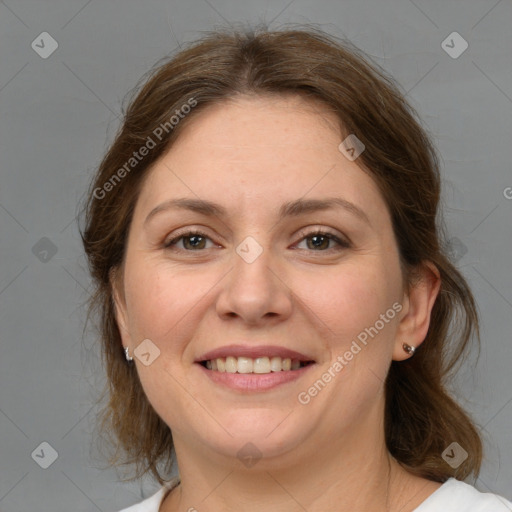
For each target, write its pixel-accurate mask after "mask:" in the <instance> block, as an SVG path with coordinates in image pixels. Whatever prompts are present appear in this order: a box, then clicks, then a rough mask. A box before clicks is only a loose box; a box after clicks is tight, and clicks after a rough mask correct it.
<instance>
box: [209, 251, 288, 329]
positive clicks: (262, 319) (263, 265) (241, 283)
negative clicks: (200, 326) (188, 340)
mask: <svg viewBox="0 0 512 512" xmlns="http://www.w3.org/2000/svg"><path fill="white" fill-rule="evenodd" d="M231 262H232V264H233V268H232V270H231V272H229V273H228V274H227V276H226V278H225V279H223V280H222V285H223V288H222V290H221V292H220V294H219V295H218V298H217V313H218V315H219V316H221V317H223V318H224V319H226V318H238V319H240V320H241V321H243V322H244V323H246V324H249V325H252V326H257V325H268V324H269V322H270V323H279V322H282V321H283V320H285V319H286V318H288V317H289V316H290V314H291V311H292V296H293V294H292V291H291V290H290V288H289V287H288V286H287V285H286V277H285V275H284V274H285V272H284V269H283V265H282V264H281V265H279V264H278V262H277V260H276V258H275V257H273V255H272V253H271V251H269V249H268V248H264V249H263V252H262V253H261V254H259V255H258V256H257V257H256V259H254V260H252V258H244V255H243V253H242V252H240V253H237V252H235V251H234V252H233V259H232V261H231Z"/></svg>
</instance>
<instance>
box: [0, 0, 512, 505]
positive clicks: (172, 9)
mask: <svg viewBox="0 0 512 512" xmlns="http://www.w3.org/2000/svg"><path fill="white" fill-rule="evenodd" d="M245 21H249V22H251V23H255V22H258V21H266V22H267V23H269V26H270V28H279V27H283V25H284V24H286V23H315V24H318V26H319V27H320V28H323V29H324V30H326V31H328V32H331V33H333V34H335V35H338V36H346V37H348V38H349V39H350V40H351V41H352V42H354V43H355V44H356V45H358V46H359V47H360V48H362V49H363V50H364V51H366V52H367V53H369V54H370V55H371V56H372V57H373V58H374V59H375V60H376V61H377V62H378V63H379V64H381V65H382V66H383V67H384V68H385V69H387V70H388V71H389V72H391V73H392V74H393V76H394V77H395V78H396V80H397V81H398V82H399V84H400V85H401V87H402V89H403V91H404V92H405V93H406V94H407V98H408V100H409V101H410V102H411V103H412V105H413V106H414V107H415V108H417V109H418V111H419V113H420V115H421V116H422V118H423V120H424V124H425V126H426V127H427V128H428V129H429V130H430V131H431V133H432V135H433V137H434V141H435V143H436V144H437V147H438V149H439V152H440V154H441V156H442V161H443V168H444V180H445V196H444V203H445V218H446V223H447V226H448V231H449V236H450V238H451V247H452V250H453V252H454V255H455V258H456V260H457V264H458V265H459V266H460V268H461V270H462V271H463V273H464V274H465V276H466V277H467V278H468V280H469V282H470V284H471V285H472V287H473V289H474V292H475V294H476V297H477V300H478V303H479V307H480V310H481V314H482V339H483V343H482V353H481V357H480V360H479V362H478V365H477V366H476V367H472V366H471V365H466V366H465V367H464V369H463V370H462V371H461V373H460V375H459V377H458V380H457V389H456V393H457V397H458V398H459V399H460V400H461V402H462V403H463V405H465V406H466V407H467V408H468V409H469V410H470V411H471V412H472V414H474V417H475V418H476V421H477V422H478V424H479V427H480V429H481V430H482V433H483V435H484V439H485V442H486V448H487V454H486V459H485V462H484V467H483V471H482V473H481V476H480V478H479V479H478V481H476V486H477V487H478V488H479V489H480V490H489V491H493V492H496V493H499V494H502V495H504V496H505V497H507V498H508V499H512V484H511V482H512V442H511V435H510V426H511V419H512V386H511V379H512V377H511V372H510V363H511V361H512V343H511V335H510V333H511V331H512V323H511V318H512V292H511V290H512V272H511V267H510V255H511V252H512V251H511V250H512V237H511V226H512V223H511V222H510V219H511V216H512V200H511V199H510V197H512V189H509V188H507V187H512V173H511V164H510V156H511V151H510V144H511V133H512V130H511V127H512V99H511V98H512V76H511V60H510V55H511V50H512V31H511V30H510V26H512V5H511V3H510V1H508V0H505V1H503V0H502V1H496V0H472V1H462V0H460V1H454V0H451V1H442V0H435V1H426V0H414V2H413V1H410V0H393V1H382V0H372V1H369V0H364V1H361V0H354V1H335V0H322V1H315V2H314V3H313V2H311V1H309V2H306V1H305V0H278V1H272V2H270V1H262V0H258V1H249V0H244V1H236V0H187V1H186V2H185V1H182V2H176V1H172V2H171V1H164V0H148V1H144V2H142V1H135V0H130V1H126V0H125V1H120V0H115V1H103V2H101V1H99V0H91V1H87V0H73V1H70V0H52V1H35V0H32V1H29V0H5V1H3V2H0V151H1V158H0V172H1V185H0V240H1V242H0V329H1V331H0V510H1V511H2V512H14V511H26V510H29V509H37V510H44V511H50V510H51V511H54V512H58V511H68V510H71V509H72V510H74V511H76V512H81V511H95V510H102V511H114V510H118V509H120V508H122V507H124V506H128V505H129V504H131V503H134V502H136V501H139V500H140V499H141V498H142V497H144V496H148V495H149V494H151V493H152V492H154V490H156V489H157V487H158V486H157V485H155V484H154V483H153V482H151V481H149V480H146V481H143V482H142V483H137V482H134V483H130V484H126V483H120V482H119V480H118V475H117V474H116V472H115V471H114V470H112V469H107V470H103V469H101V465H102V464H103V463H104V462H103V461H102V460H101V459H100V458H99V457H98V453H97V450H96V449H95V448H94V439H95V434H94V420H95V413H96V408H95V407H94V400H95V398H96V397H97V393H98V390H99V389H100V387H101V384H102V383H103V377H102V370H101V367H100V363H99V349H98V346H97V344H96V342H95V338H94V335H93V333H92V332H89V331H88V332H86V334H85V336H84V337H83V339H82V330H83V326H84V321H85V308H84V306H83V303H84V301H85V300H86V298H87V290H88V288H89V285H90V281H89V278H88V275H87V272H86V270H85V268H86V267H85V259H84V257H83V255H82V249H81V245H80V239H79V236H78V231H77V224H76V218H75V217H76V214H77V211H78V210H77V204H78V202H79V201H80V200H81V199H82V197H83V194H84V193H85V190H86V186H87V185H88V183H89V179H90V177H91V175H92V172H93V170H94V168H95V167H96V166H97V165H98V163H99V161H100V159H101V157H102V155H103V153H104V151H105V149H106V148H107V145H108V143H109V142H110V141H112V138H113V135H114V132H115V130H116V128H117V126H118V124H119V113H120V107H121V101H122V99H123V97H124V96H125V94H126V93H127V92H128V91H129V90H130V89H131V88H132V87H133V86H134V85H135V84H136V82H137V81H138V79H139V78H140V77H141V75H142V74H143V73H144V72H145V71H147V70H148V69H149V68H150V67H151V66H152V65H153V64H154V63H155V62H156V61H157V59H159V58H161V57H163V56H164V55H167V54H168V53H169V52H173V51H175V50H176V49H177V48H178V47H179V45H180V44H181V43H182V42H184V41H189V40H192V39H194V38H196V37H198V36H199V35H200V32H201V31H202V30H207V29H212V28H214V27H215V26H220V25H226V24H227V23H233V22H245ZM453 31H457V32H458V33H459V34H460V35H461V36H462V37H463V38H464V39H465V40H466V41H467V42H468V44H469V47H468V49H467V50H466V51H465V52H464V53H462V55H460V56H459V57H458V58H452V57H451V56H449V55H448V54H447V53H446V52H445V50H444V49H443V48H442V46H441V43H442V41H443V40H445V39H446V38H447V36H448V35H449V34H451V33H452V32H453ZM42 32H48V33H49V34H50V35H51V36H52V37H53V38H54V39H55V40H56V41H57V42H58V45H59V46H58V48H57V50H56V51H55V52H54V53H53V54H51V55H50V56H49V57H48V58H46V59H43V58H42V57H40V56H39V54H38V53H36V51H34V49H33V48H32V47H31V43H32V41H34V40H36V42H37V41H38V40H39V41H40V38H39V39H37V38H38V36H39V34H41V33H42ZM450 44H452V43H450ZM453 44H455V43H453ZM457 44H458V43H457ZM45 47H46V49H48V45H46V46H45ZM457 48H459V47H456V49H457ZM507 196H508V198H507ZM43 237H46V238H47V239H48V240H45V239H43V240H42V241H41V239H42V238H43ZM55 250H56V253H55V254H53V252H55ZM44 251H46V252H44ZM52 251H53V252H52ZM451 441H454V440H447V445H448V444H449V443H450V442H451ZM42 442H48V443H49V444H50V445H51V446H52V447H53V448H54V449H55V450H56V451H57V452H58V458H57V459H56V460H55V462H54V463H53V464H52V465H51V466H50V467H49V468H47V469H42V468H41V467H40V466H39V465H38V464H36V462H35V460H36V458H35V457H34V458H32V457H31V454H32V453H33V452H34V450H36V448H38V446H39V445H40V443H42ZM39 452H40V449H39ZM39 452H38V451H36V453H39ZM48 456H49V451H48V450H46V453H45V455H44V457H48ZM44 457H42V456H41V457H40V458H39V460H42V459H43V458H44ZM469 483H475V482H473V481H471V482H469Z"/></svg>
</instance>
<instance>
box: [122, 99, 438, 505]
mask: <svg viewBox="0 0 512 512" xmlns="http://www.w3.org/2000/svg"><path fill="white" fill-rule="evenodd" d="M190 121H191V122H190V123H189V124H188V125H187V126H186V127H185V129H184V130H183V132H182V133H181V134H180V137H179V138H178V140H177V142H176V143H175V144H174V145H173V146H172V148H171V149H170V150H169V151H168V152H167V153H166V154H165V155H163V156H162V157H161V158H160V159H159V160H158V161H157V163H156V164H155V165H154V166H153V168H152V169H151V171H150V173H149V175H148V177H147V179H146V181H145V182H144V185H143V187H142V190H141V193H140V196H139V198H138V201H137V204H136V208H135V212H134V216H133V221H132V224H131V227H130V232H129V239H128V245H127V251H126V257H125V260H124V262H123V266H122V268H121V269H120V271H119V272H117V274H116V275H115V276H114V277H113V286H114V298H115V302H116V310H117V319H118V324H119V327H120V331H121V335H122V341H123V345H124V346H128V347H129V348H130V353H131V354H133V351H134V350H135V348H136V347H137V346H138V345H139V344H140V343H141V341H142V340H144V339H150V340H151V341H152V342H153V343H154V344H155V345H156V346H157V347H158V349H159V350H160V355H159V357H158V358H157V359H155V361H154V362H153V363H152V364H150V365H149V366H145V365H143V364H142V363H141V362H140V361H139V360H138V359H137V358H134V361H135V364H136V367H137V372H138V373H139V376H140V379H141V382H142V385H143V388H144V390H145V393H146V394H147V397H148V399H149V401H150V402H151V404H152V405H153V407H154V408H155V410H156V411H157V413H158V414H159V415H160V416H161V418H163V420H164V421H165V422H166V423H167V424H168V425H169V427H170V428H171V430H172V433H173V439H174V443H175V449H176V454H177V459H178V466H179V472H180V477H181V484H180V486H179V487H177V488H176V489H175V490H174V491H173V492H171V493H170V494H168V495H167V497H166V499H165V500H164V502H163V503H162V506H161V510H162V511H164V512H170V511H176V510H183V511H186V510H189V508H190V507H194V508H196V509H197V510H201V511H205V512H207V511H218V510H240V509H243V510H244V511H249V512H250V511H256V510H258V511H260V510H262V509H263V508H264V509H265V510H268V511H284V510H286V511H295V510H297V511H299V510H301V511H303V510H308V511H310V512H316V511H330V510H333V511H334V510H336V511H338V512H339V511H351V512H353V511H363V510H373V511H384V510H392V511H395V510H396V511H398V510H400V512H407V511H412V510H414V508H416V507H417V506H418V505H419V504H420V503H422V502H423V501H424V500H425V499H426V498H427V497H428V496H429V495H430V494H432V493H433V492H434V491H435V490H436V489H437V488H438V487H439V486H440V484H439V483H435V482H431V481H429V480H425V479H422V478H419V477H415V476H413V475H411V474H409V473H408V472H406V471H405V470H404V469H403V468H402V467H401V466H399V464H398V463H397V462H396V461H395V460H394V459H393V458H392V457H391V456H390V455H389V453H388V452H387V450H386V447H385V438H384V432H383V418H384V379H385V376H386V374H387V372H388V369H389V366H390V364H391V362H392V360H395V361H401V360H404V359H406V358H408V357H411V356H410V355H408V354H407V353H406V352H405V351H404V350H403V348H402V344H403V343H408V344H409V345H413V346H415V347H418V346H419V345H420V344H421V342H422V341H423V339H424V338H425V336H426V333H427V330H428V325H429V321H430V313H431V309H432V306H433V304H434V301H435V298H436V296H437V293H438V291H439V285H440V280H439V274H438V272H437V270H436V269H435V268H434V267H433V265H431V264H428V263H427V264H426V265H424V266H423V267H422V268H421V269H420V273H421V276H422V278H421V279H420V280H419V281H418V282H417V283H415V285H414V287H410V286H408V285H407V284H406V283H404V281H403V277H402V273H401V268H400V263H399V254H398V248H397V244H396V240H395V238H394V234H393V230H392V225H391V219H390V216H389V213H388V209H387V206H386V203H385V201H384V198H383V196H382V195H381V193H380V191H379V189H378V187H377V185H376V184H375V182H374V181H373V179H372V178H371V176H370V175H369V173H367V172H365V171H364V170H362V169H361V168H360V167H359V166H358V162H357V160H356V161H354V162H351V161H349V160H348V159H347V158H345V156H344V155H343V154H342V153H341V152H340V151H339V149H338V145H339V144H340V142H341V140H343V139H342V137H341V134H340V130H339V128H338V125H337V119H336V118H335V117H334V116H333V114H332V113H329V112H327V111H325V110H324V108H323V107H322V106H321V105H319V104H316V103H313V102H311V101H306V100H304V99H301V98H300V97H297V96H289V97H285V96H279V97H255V96H250V97H249V96H241V97H237V99H235V100H230V101H228V102H223V103H222V104H216V105H213V106H210V107H208V108H207V109H206V110H204V111H203V112H200V113H198V114H197V115H196V116H195V117H194V119H191V120H190ZM179 197H186V198H194V199H198V198H200V199H205V200H209V201H214V202H216V203H219V204H221V205H222V206H223V207H224V208H225V209H226V211H227V215H226V216H225V217H219V216H206V215H204V214H200V213H197V212H192V211H187V210H179V209H171V210H166V211H162V212H160V213H158V214H156V215H154V216H153V217H152V218H151V220H149V221H148V222H147V224H144V221H145V219H146V217H147V216H148V214H149V212H151V210H152V209H153V208H155V207H156V206H158V205H160V204H161V203H163V202H165V201H168V200H169V199H175V198H179ZM326 197H338V198H342V199H344V200H345V201H349V202H350V203H352V204H354V205H355V206H357V207H358V208H359V209H360V210H362V211H363V212H364V214H365V216H366V217H367V221H365V220H363V219H361V218H359V217H358V216H356V215H355V214H353V213H351V212H350V211H348V210H346V209H343V208H338V209H336V208H330V209H328V210H325V211H317V212H309V213H303V214H301V215H300V216H290V217H286V218H284V219H282V220H280V219H279V218H278V210H279V208H280V206H281V205H282V204H283V203H285V202H287V201H294V200H297V199H300V198H303V199H313V198H315V199H325V198H326ZM182 228H185V229H182ZM186 228H191V229H193V228H195V229H198V230H199V231H201V232H203V233H204V234H205V236H206V237H207V238H206V239H199V245H200V249H194V246H193V245H192V244H191V242H192V240H191V239H190V238H188V239H184V238H181V239H180V240H178V241H177V242H176V243H175V244H174V245H171V246H170V247H168V248H164V247H163V245H164V243H165V242H166V241H169V240H171V239H173V238H174V237H176V236H177V235H180V234H182V231H186ZM317 228H319V229H321V230H323V231H325V230H327V231H328V232H331V233H333V234H334V235H335V236H338V237H339V238H340V239H341V240H345V241H348V242H349V247H344V246H343V245H338V244H337V243H336V242H334V241H331V242H328V241H327V240H325V239H323V238H320V239H317V240H319V241H320V243H319V245H320V246H321V248H317V247H316V246H315V245H314V244H313V240H312V236H308V235H309V234H310V233H311V232H314V231H315V229H317ZM247 236H251V237H253V238H254V239H255V240H256V241H257V242H258V244H259V245H260V246H261V248H262V249H263V252H262V254H261V255H260V256H259V257H258V258H256V260H255V261H253V262H252V263H247V262H246V261H245V260H244V259H242V258H241V257H240V256H239V255H238V254H237V252H236V248H237V246H238V245H239V244H240V243H241V242H242V241H243V240H244V239H245V238H246V237H247ZM195 242H196V244H197V242H198V239H195ZM184 244H185V245H184ZM394 303H399V304H401V305H402V310H401V311H400V313H399V314H397V315H396V316H395V317H394V318H393V319H392V320H389V322H387V323H386V324H385V326H384V328H383V329H381V330H380V331H379V333H378V335H377V336H375V337H374V338H370V339H369V342H368V344H367V345H366V346H364V347H363V348H362V350H361V351H360V352H359V353H357V355H355V356H354V358H353V359H352V361H350V362H349V363H348V364H347V365H346V366H345V367H344V368H343V370H342V371H341V372H339V373H338V374H336V377H335V378H333V379H332V380H331V382H329V383H328V385H326V386H325V388H323V389H322V390H321V392H319V393H318V394H317V395H316V396H314V397H313V398H311V401H310V402H309V403H308V404H307V405H302V404H301V403H299V402H298V400H297V396H298V394H299V393H300V392H303V391H307V390H308V388H309V387H310V386H311V385H312V384H313V383H314V382H315V381H316V380H318V379H319V378H321V376H322V374H324V373H325V372H326V371H327V370H328V368H329V367H332V365H333V362H334V361H335V360H336V358H337V356H339V355H343V354H344V353H345V352H346V351H347V350H349V348H350V345H351V343H352V341H353V340H355V339H356V338H357V335H358V334H359V333H361V332H362V331H364V329H365V328H367V327H370V326H373V325H375V322H376V321H377V320H378V319H379V318H380V315H381V314H384V313H385V312H386V311H387V310H388V309H389V308H391V307H392V305H393V304H394ZM232 343H247V344H255V345H256V344H263V345H264V344H273V345H281V346H284V347H287V348H291V349H294V350H297V351H299V352H302V353H305V354H309V355H311V356H312V357H313V358H314V360H315V361H316V365H315V367H314V368H311V369H310V370H309V372H308V373H307V374H306V375H305V376H304V377H301V378H300V379H298V380H296V381H294V382H291V383H287V384H285V385H282V386H280V387H278V388H277V389H274V390H269V391H265V392H258V393H251V394H247V393H240V392H236V391H233V390H229V389H226V388H223V387H221V386H219V385H216V384H212V382H211V381H210V379H209V378H207V377H206V376H204V374H203V373H202V371H201V370H200V369H199V368H198V367H197V365H196V364H195V363H194V360H195V359H196V358H197V357H198V356H200V355H201V354H203V353H204V352H206V351H208V350H211V349H213V348H217V347H221V346H225V345H228V344H232ZM248 442H251V443H253V444H254V445H255V446H256V447H257V448H258V450H259V451H260V453H261V458H260V459H259V460H258V461H257V462H256V464H255V465H253V466H252V467H250V468H248V467H246V466H245V465H244V464H243V463H242V462H241V460H240V459H239V458H238V457H237V452H238V451H239V450H240V449H241V448H242V447H243V446H244V445H245V444H246V443H248ZM305 482H307V485H305Z"/></svg>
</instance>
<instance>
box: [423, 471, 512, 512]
mask: <svg viewBox="0 0 512 512" xmlns="http://www.w3.org/2000/svg"><path fill="white" fill-rule="evenodd" d="M447 510H449V511H450V512H451V511H453V512H458V511H460V512H489V511H491V510H492V512H512V503H511V502H510V501H508V500H506V499H505V498H503V497H501V496H498V495H497V494H492V493H487V492H480V491H478V490H477V489H475V487H473V486H472V485H469V484H466V483H465V482H461V481H460V480H456V479H455V478H450V479H449V480H447V481H446V482H445V483H444V484H443V485H442V486H441V487H439V489H437V491H435V492H434V493H433V494H431V495H430V496H429V497H428V498H427V499H426V500H425V501H424V502H423V503H422V504H421V505H420V506H419V507H417V508H416V509H415V510H414V512H446V511H447Z"/></svg>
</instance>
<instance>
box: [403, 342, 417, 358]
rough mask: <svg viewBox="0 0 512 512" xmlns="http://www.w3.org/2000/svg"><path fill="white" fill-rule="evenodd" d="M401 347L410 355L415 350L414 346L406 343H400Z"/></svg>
mask: <svg viewBox="0 0 512 512" xmlns="http://www.w3.org/2000/svg"><path fill="white" fill-rule="evenodd" d="M402 348H403V349H404V351H405V352H407V353H408V354H409V355H410V356H413V355H414V352H415V351H416V347H413V346H412V345H407V343H404V344H403V345H402Z"/></svg>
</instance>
